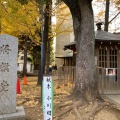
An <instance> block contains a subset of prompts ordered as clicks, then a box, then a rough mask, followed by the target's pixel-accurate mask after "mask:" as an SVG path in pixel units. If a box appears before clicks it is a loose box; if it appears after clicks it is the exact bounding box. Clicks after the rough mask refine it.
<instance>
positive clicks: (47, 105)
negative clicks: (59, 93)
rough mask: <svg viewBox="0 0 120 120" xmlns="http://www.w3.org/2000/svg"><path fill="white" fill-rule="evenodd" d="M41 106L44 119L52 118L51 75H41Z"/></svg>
mask: <svg viewBox="0 0 120 120" xmlns="http://www.w3.org/2000/svg"><path fill="white" fill-rule="evenodd" d="M42 107H43V114H44V120H52V116H53V82H52V77H51V76H44V77H43V89H42Z"/></svg>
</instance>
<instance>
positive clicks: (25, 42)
mask: <svg viewBox="0 0 120 120" xmlns="http://www.w3.org/2000/svg"><path fill="white" fill-rule="evenodd" d="M26 74H27V40H26V39H24V64H23V75H24V76H25V75H26Z"/></svg>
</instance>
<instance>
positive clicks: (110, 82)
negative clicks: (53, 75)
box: [58, 66, 120, 94]
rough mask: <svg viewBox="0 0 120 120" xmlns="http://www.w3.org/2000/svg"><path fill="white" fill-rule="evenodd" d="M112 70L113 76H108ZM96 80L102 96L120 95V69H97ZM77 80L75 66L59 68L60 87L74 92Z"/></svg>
mask: <svg viewBox="0 0 120 120" xmlns="http://www.w3.org/2000/svg"><path fill="white" fill-rule="evenodd" d="M110 70H112V71H113V74H108V72H109V71H110ZM96 79H97V82H98V89H99V92H100V94H120V68H96ZM75 80H76V67H75V66H63V67H59V68H58V87H61V86H62V87H64V88H68V89H69V90H73V88H74V83H75ZM65 86H66V87H65Z"/></svg>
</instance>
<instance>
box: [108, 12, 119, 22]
mask: <svg viewBox="0 0 120 120" xmlns="http://www.w3.org/2000/svg"><path fill="white" fill-rule="evenodd" d="M119 14H120V12H119V13H117V15H115V17H113V18H112V19H111V20H110V21H109V22H108V24H110V23H111V22H112V21H113V20H114V19H115V18H116V17H117V16H118V15H119Z"/></svg>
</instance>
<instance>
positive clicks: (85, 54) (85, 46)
mask: <svg viewBox="0 0 120 120" xmlns="http://www.w3.org/2000/svg"><path fill="white" fill-rule="evenodd" d="M64 2H65V3H66V4H67V5H68V7H69V8H70V11H71V14H72V17H73V28H74V34H75V40H76V42H77V43H76V45H77V57H76V82H75V88H74V92H76V93H75V94H76V95H77V96H79V97H82V98H84V99H86V100H87V101H91V100H93V99H95V98H96V95H97V91H98V90H97V87H96V80H95V61H94V59H95V57H94V49H95V47H94V45H95V34H94V19H93V10H92V5H91V1H90V0H64Z"/></svg>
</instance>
